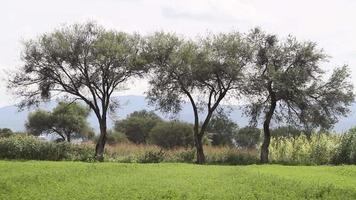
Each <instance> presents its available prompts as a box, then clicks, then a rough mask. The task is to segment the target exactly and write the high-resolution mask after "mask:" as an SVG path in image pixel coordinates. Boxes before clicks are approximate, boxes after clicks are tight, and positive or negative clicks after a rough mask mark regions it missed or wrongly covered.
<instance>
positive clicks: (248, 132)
mask: <svg viewBox="0 0 356 200" xmlns="http://www.w3.org/2000/svg"><path fill="white" fill-rule="evenodd" d="M260 138H261V130H260V129H259V128H256V127H251V126H246V127H243V128H241V129H240V130H239V131H238V132H237V134H236V136H235V137H234V141H235V143H236V145H237V146H238V147H242V148H255V147H256V146H257V144H258V143H259V142H260Z"/></svg>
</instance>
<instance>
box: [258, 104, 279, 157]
mask: <svg viewBox="0 0 356 200" xmlns="http://www.w3.org/2000/svg"><path fill="white" fill-rule="evenodd" d="M276 105H277V101H276V100H275V98H272V99H271V105H270V109H269V111H268V112H267V113H266V119H265V121H264V123H263V133H264V138H263V143H262V146H261V158H260V159H261V160H260V161H261V163H268V154H269V150H268V148H269V144H270V141H271V131H270V127H269V126H270V123H271V120H272V117H273V114H274V111H275V109H276Z"/></svg>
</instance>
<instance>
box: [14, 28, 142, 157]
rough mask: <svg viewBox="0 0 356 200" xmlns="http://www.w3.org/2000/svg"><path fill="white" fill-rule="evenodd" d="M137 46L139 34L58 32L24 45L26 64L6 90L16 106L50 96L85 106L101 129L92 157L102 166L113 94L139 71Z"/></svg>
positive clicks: (92, 30) (95, 30)
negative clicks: (92, 113) (94, 116)
mask: <svg viewBox="0 0 356 200" xmlns="http://www.w3.org/2000/svg"><path fill="white" fill-rule="evenodd" d="M139 43H140V39H139V37H138V36H137V35H129V34H126V33H123V32H116V31H107V30H105V29H104V28H102V27H100V26H98V25H96V24H94V23H86V24H75V25H71V26H66V27H63V28H60V29H57V30H55V31H53V32H51V33H46V34H43V35H42V36H40V37H39V38H37V39H35V40H29V41H27V42H25V45H24V52H23V57H22V60H23V62H24V65H23V66H22V67H21V69H20V70H19V71H18V72H17V73H16V75H15V76H14V77H12V78H11V80H10V81H9V86H8V87H9V88H10V89H11V90H12V91H14V93H15V94H16V95H17V96H19V97H22V101H21V103H20V107H24V106H32V105H36V104H38V103H39V102H41V101H43V100H48V99H50V98H51V97H52V96H54V95H57V96H62V97H63V96H64V97H66V98H67V99H72V100H73V101H75V100H81V101H83V102H85V103H86V104H87V105H88V106H89V107H90V109H92V110H93V111H94V113H95V115H96V117H97V119H98V122H99V125H100V137H99V140H98V142H97V144H96V148H95V157H96V159H97V160H100V161H102V160H103V153H104V147H105V141H106V134H107V115H108V112H109V111H113V110H114V109H115V108H116V107H117V102H116V101H115V98H112V95H113V93H114V92H115V91H117V90H119V89H123V84H124V83H125V82H126V81H127V80H128V79H129V78H130V77H132V76H135V75H140V74H141V72H142V70H141V69H142V68H141V67H140V66H142V65H141V64H140V63H141V59H140V58H139V54H140V50H139V46H140V45H139Z"/></svg>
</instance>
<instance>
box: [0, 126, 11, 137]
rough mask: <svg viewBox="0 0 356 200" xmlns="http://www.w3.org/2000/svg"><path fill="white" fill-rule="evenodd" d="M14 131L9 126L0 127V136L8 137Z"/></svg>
mask: <svg viewBox="0 0 356 200" xmlns="http://www.w3.org/2000/svg"><path fill="white" fill-rule="evenodd" d="M13 134H14V133H13V132H12V130H11V129H9V128H0V138H1V137H10V136H11V135H13Z"/></svg>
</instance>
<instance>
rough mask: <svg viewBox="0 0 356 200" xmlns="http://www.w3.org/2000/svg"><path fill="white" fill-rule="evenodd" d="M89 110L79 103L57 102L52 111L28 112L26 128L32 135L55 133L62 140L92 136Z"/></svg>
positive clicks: (68, 140)
mask: <svg viewBox="0 0 356 200" xmlns="http://www.w3.org/2000/svg"><path fill="white" fill-rule="evenodd" d="M89 114H90V110H89V109H88V108H87V107H85V106H83V105H80V104H79V103H66V102H59V104H58V105H57V107H55V108H54V109H53V111H52V112H50V111H45V110H37V111H35V112H32V113H30V114H29V116H28V119H27V122H26V129H27V131H28V132H29V133H30V134H33V135H36V136H38V135H49V134H51V135H53V134H54V135H57V136H59V137H60V139H62V140H63V141H67V142H70V141H71V139H72V138H83V139H89V138H91V137H92V136H94V134H93V131H92V129H91V128H90V126H89V124H88V122H87V118H88V116H89Z"/></svg>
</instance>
